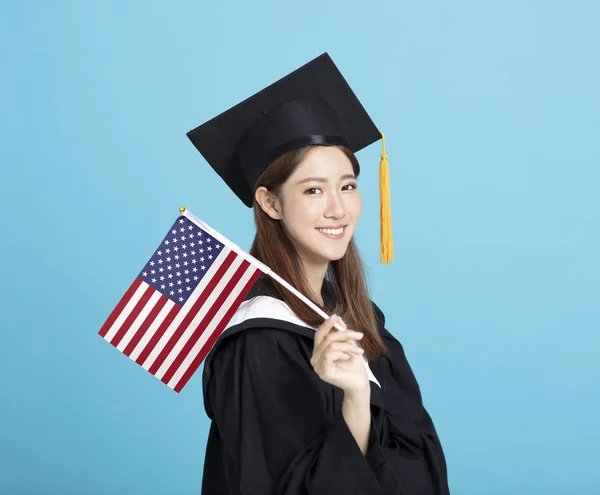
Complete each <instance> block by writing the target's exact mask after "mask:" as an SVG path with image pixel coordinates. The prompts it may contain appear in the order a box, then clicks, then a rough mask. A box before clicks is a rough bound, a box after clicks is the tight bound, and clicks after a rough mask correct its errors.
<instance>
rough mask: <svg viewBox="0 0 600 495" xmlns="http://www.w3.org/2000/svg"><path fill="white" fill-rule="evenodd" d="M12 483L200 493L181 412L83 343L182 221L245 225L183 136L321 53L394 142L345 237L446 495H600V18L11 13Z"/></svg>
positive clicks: (5, 147) (132, 7)
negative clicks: (387, 208) (413, 394)
mask: <svg viewBox="0 0 600 495" xmlns="http://www.w3.org/2000/svg"><path fill="white" fill-rule="evenodd" d="M2 5H3V6H2V10H1V12H0V46H1V47H2V48H1V52H0V57H1V59H0V67H1V69H0V70H1V78H0V95H1V96H0V98H1V107H0V112H1V116H2V117H1V124H0V126H1V127H0V140H1V146H0V163H1V167H2V169H1V170H2V175H1V179H0V180H1V183H2V194H1V195H0V201H1V202H2V203H1V206H2V217H1V220H0V221H1V225H0V226H1V232H2V234H1V235H2V241H1V243H0V258H1V260H2V275H1V276H0V277H1V278H0V284H1V289H2V303H1V304H2V311H1V313H0V329H1V332H2V338H1V343H0V366H1V371H2V372H1V373H0V380H1V390H2V396H1V399H0V400H1V404H0V424H1V426H0V493H2V494H9V495H21V494H27V495H29V494H60V495H68V494H78V495H79V494H84V493H85V494H88V495H93V494H144V495H146V494H167V493H168V494H198V493H199V492H200V486H201V480H202V468H203V462H204V449H205V443H206V438H207V433H208V428H209V422H208V419H207V417H206V415H205V412H204V409H203V403H202V388H201V380H200V371H199V372H197V373H196V375H195V376H194V377H193V378H192V380H191V381H190V382H189V383H188V385H187V386H186V388H184V390H183V391H182V393H181V394H179V395H178V394H176V393H174V392H172V391H171V390H170V389H169V388H167V387H166V386H165V385H163V384H161V383H160V382H159V381H158V380H157V379H156V378H154V377H152V376H151V375H150V374H149V373H147V372H146V371H145V370H144V369H142V368H141V367H139V366H137V365H136V364H134V363H133V362H132V361H130V360H129V359H128V358H126V357H125V356H123V355H122V354H120V353H119V352H118V351H116V350H115V349H114V348H112V347H111V346H110V345H109V344H108V343H106V342H105V341H104V340H102V338H101V337H99V336H98V335H97V332H98V330H99V328H100V326H101V325H102V323H103V322H104V320H105V319H106V317H107V316H108V314H109V313H110V311H111V310H112V308H113V307H114V305H115V304H116V303H117V301H118V300H119V298H120V297H121V296H122V294H123V292H124V290H125V289H126V288H127V287H128V286H129V284H130V283H131V281H132V280H133V277H134V276H135V275H136V274H137V273H138V271H139V270H140V269H141V267H142V266H143V264H144V263H145V262H146V261H147V259H148V257H149V256H150V254H151V253H152V251H153V249H155V247H156V245H157V243H158V242H160V239H162V236H163V235H164V233H165V232H166V229H168V227H169V226H170V225H171V222H172V221H173V220H174V218H175V217H176V216H177V214H178V207H179V206H180V205H185V206H187V207H188V208H189V209H190V210H191V211H192V212H194V213H195V214H196V215H198V216H200V217H201V218H203V219H204V220H205V221H207V222H208V223H209V224H210V225H212V226H213V227H215V228H216V229H218V230H220V231H221V232H223V233H224V234H225V235H228V236H229V237H230V238H231V239H232V240H234V241H235V242H237V243H238V244H240V245H241V246H243V247H245V248H248V247H249V245H250V242H251V239H252V235H253V228H254V227H253V224H252V216H251V211H250V210H248V209H246V208H245V207H244V206H243V205H242V204H241V203H240V202H238V201H237V200H236V199H234V197H233V195H232V193H230V192H229V190H227V189H226V187H225V186H224V185H223V184H222V183H221V182H220V180H219V179H218V177H217V176H216V174H214V172H213V171H212V170H211V169H210V167H208V165H207V164H206V162H204V160H203V159H202V157H201V156H200V155H199V154H198V153H197V152H196V150H195V149H194V147H193V146H192V145H191V143H190V142H189V141H188V139H187V138H186V136H185V133H186V132H187V131H188V130H190V129H191V128H193V127H195V126H197V125H199V124H200V123H202V122H203V121H205V120H207V119H209V118H211V117H213V116H214V115H216V114H217V113H220V112H221V111H223V110H225V109H227V108H229V107H230V106H231V105H233V104H235V103H237V102H239V101H240V100H242V99H244V98H246V97H248V96H250V95H251V94H253V93H254V92H256V91H258V90H260V89H262V88H263V87H264V86H266V85H267V84H270V83H271V82H273V81H275V80H276V79H278V78H279V77H282V76H283V75H285V74H287V73H288V72H289V71H291V70H293V69H295V68H296V67H298V66H300V65H302V64H303V63H305V62H307V61H309V60H311V59H312V58H313V57H316V56H317V55H319V54H320V53H322V52H324V51H328V52H329V53H330V54H331V56H332V57H333V59H334V60H335V62H336V63H337V64H338V66H339V67H340V69H341V70H342V72H343V73H344V75H345V76H346V77H347V79H348V81H349V82H350V84H351V85H352V86H353V88H354V89H355V91H356V93H357V95H358V96H359V98H361V100H362V102H363V103H364V105H365V107H366V108H367V109H368V111H369V112H370V113H371V115H372V117H373V119H374V121H375V122H376V123H377V125H378V126H379V127H380V128H381V129H382V130H383V131H384V132H385V134H386V138H387V144H388V152H389V159H390V164H391V183H392V189H393V191H392V195H393V198H392V205H393V220H394V239H395V244H396V252H395V261H394V263H393V264H392V265H389V266H386V265H383V264H381V263H379V261H378V255H379V251H378V250H379V244H378V242H379V238H378V235H379V230H378V229H379V225H378V220H377V219H378V189H377V188H378V182H377V180H378V176H377V164H378V160H379V153H380V147H379V145H378V144H376V145H373V146H371V147H369V148H368V149H366V150H364V151H362V152H360V153H359V159H360V161H361V163H362V166H363V174H362V176H361V179H360V182H359V184H360V188H361V189H362V193H363V195H364V210H363V216H362V223H361V225H360V227H359V230H358V233H357V238H358V242H359V246H360V247H361V249H362V252H363V253H364V258H365V260H366V263H367V265H368V269H369V277H370V282H371V288H372V295H373V298H374V300H375V301H376V302H377V303H378V304H379V305H380V306H381V307H382V309H383V310H384V312H385V313H386V316H387V321H388V327H389V329H390V330H391V331H392V332H393V333H394V335H396V336H397V337H398V338H399V339H400V340H401V342H402V343H403V344H404V346H405V348H406V352H407V356H408V358H409V361H410V363H411V364H412V366H413V369H414V371H415V374H416V375H417V378H418V380H419V383H420V385H421V388H422V393H423V397H424V401H425V405H426V407H427V408H428V410H429V412H430V414H431V415H432V417H433V418H434V421H435V424H436V427H437V429H438V432H439V434H440V437H441V439H442V442H443V446H444V449H445V452H446V456H447V462H448V469H449V476H450V485H451V489H452V493H453V494H455V495H456V494H459V495H460V494H499V495H500V494H507V493H510V494H528V495H534V494H544V495H554V494H570V495H575V494H577V495H583V494H598V493H600V454H599V453H598V445H599V443H600V433H599V427H598V418H599V417H600V393H599V392H600V386H599V383H600V365H599V364H598V357H597V354H598V351H599V349H600V338H599V336H598V334H599V330H600V323H599V322H600V309H599V301H600V263H599V261H598V253H599V252H600V234H599V225H600V199H599V193H598V189H599V185H600V172H599V168H598V165H599V161H600V139H599V138H600V132H599V131H600V96H599V92H598V88H600V69H599V64H598V47H599V46H600V34H599V31H598V18H599V16H600V3H598V2H596V1H593V0H589V1H584V0H573V1H567V0H564V1H562V2H558V1H542V0H538V1H532V0H531V1H525V0H519V1H517V0H510V1H504V2H489V1H488V2H484V1H475V0H472V1H467V0H455V1H452V2H448V1H444V0H438V1H425V2H406V1H404V2H396V1H380V2H367V1H363V2H358V1H348V0H346V1H336V2H331V1H325V2H323V1H315V0H310V1H306V2H303V3H301V4H299V3H297V2H294V3H292V2H256V1H253V2H241V1H238V2H232V1H227V2H208V1H196V2H191V1H185V2H184V1H175V2H170V3H168V2H158V1H143V2H142V1H130V2H117V1H113V2H77V1H75V0H73V1H70V2H66V1H60V2H59V1H53V2H50V1H47V2H42V1H39V2H30V1H19V2H16V1H15V2H3V4H2Z"/></svg>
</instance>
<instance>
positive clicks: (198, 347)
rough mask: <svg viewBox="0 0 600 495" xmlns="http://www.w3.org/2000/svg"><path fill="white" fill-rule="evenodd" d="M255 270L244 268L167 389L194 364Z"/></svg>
mask: <svg viewBox="0 0 600 495" xmlns="http://www.w3.org/2000/svg"><path fill="white" fill-rule="evenodd" d="M256 270H257V268H256V267H255V266H253V265H249V266H248V267H247V268H246V271H245V272H244V274H243V275H242V277H241V278H240V280H239V281H238V283H237V284H236V285H235V287H234V288H233V290H232V291H231V292H230V294H229V296H227V299H225V301H224V302H223V304H222V305H221V307H220V308H219V310H218V311H217V312H216V313H215V315H214V317H213V318H212V320H211V321H210V323H209V324H208V325H207V327H206V329H205V330H204V331H203V332H202V335H201V336H200V338H199V339H198V341H197V342H196V343H195V344H194V347H192V349H191V350H190V352H189V354H188V355H187V356H186V357H185V359H184V360H183V362H182V363H181V365H180V366H179V368H177V371H176V372H175V374H174V375H173V377H172V378H171V380H169V383H168V385H169V387H171V388H175V386H176V385H177V383H178V382H179V380H181V378H182V377H183V375H184V374H185V372H186V371H187V370H188V368H189V367H190V366H191V364H192V363H193V362H194V359H196V357H197V356H198V354H200V352H201V351H202V348H203V347H204V345H205V344H206V342H207V340H208V339H209V338H210V336H211V335H212V334H213V333H214V331H215V329H216V327H217V326H218V325H219V323H220V322H221V320H222V319H223V317H224V315H225V313H227V311H229V309H230V308H231V306H232V305H233V303H234V302H235V300H236V299H237V297H238V296H239V295H240V292H242V290H243V289H244V287H245V286H246V284H247V283H248V281H249V280H250V279H251V278H252V276H253V275H254V273H256Z"/></svg>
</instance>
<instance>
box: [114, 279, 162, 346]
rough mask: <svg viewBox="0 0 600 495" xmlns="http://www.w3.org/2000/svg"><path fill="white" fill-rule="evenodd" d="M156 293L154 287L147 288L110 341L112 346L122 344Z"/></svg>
mask: <svg viewBox="0 0 600 495" xmlns="http://www.w3.org/2000/svg"><path fill="white" fill-rule="evenodd" d="M155 292H156V290H155V289H154V287H151V286H150V285H148V286H147V287H146V290H145V291H144V293H143V294H142V297H140V300H139V301H138V302H137V303H136V304H135V306H134V308H133V309H132V310H131V312H130V313H129V314H128V315H127V318H125V321H124V322H123V324H122V325H121V326H120V327H119V330H118V331H117V333H116V334H115V336H114V337H113V338H112V339H111V340H110V343H111V344H112V345H114V346H115V347H117V346H118V345H119V342H121V339H122V338H123V336H124V335H125V334H126V333H127V331H128V330H129V328H130V327H131V325H132V324H133V322H134V321H135V319H136V318H137V317H138V316H139V314H140V313H141V312H142V310H143V309H144V308H145V307H146V304H148V301H149V300H150V298H151V297H152V294H154V293H155Z"/></svg>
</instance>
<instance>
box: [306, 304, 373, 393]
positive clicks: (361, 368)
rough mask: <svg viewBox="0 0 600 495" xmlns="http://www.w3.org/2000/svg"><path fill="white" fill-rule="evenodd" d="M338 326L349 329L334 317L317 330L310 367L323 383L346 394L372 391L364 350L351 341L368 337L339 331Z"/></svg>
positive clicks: (347, 331) (352, 332) (358, 333)
mask: <svg viewBox="0 0 600 495" xmlns="http://www.w3.org/2000/svg"><path fill="white" fill-rule="evenodd" d="M335 323H338V324H340V326H342V327H343V328H346V325H345V324H344V322H343V320H342V319H341V318H340V317H339V316H337V315H333V316H331V317H329V318H328V319H327V320H325V322H324V323H323V324H322V325H321V326H320V327H319V328H318V329H317V331H316V333H315V344H314V348H313V355H312V357H311V359H310V364H311V366H312V367H313V368H314V370H315V371H316V372H317V374H318V375H319V377H320V378H321V379H322V380H324V381H326V382H327V383H330V384H331V385H335V386H336V387H339V388H341V389H342V390H344V392H348V393H351V394H353V393H356V392H364V391H365V390H368V389H369V377H368V375H367V370H366V369H365V365H364V363H363V362H362V354H363V350H362V349H361V348H360V347H358V346H356V345H354V344H352V343H351V342H350V340H360V339H361V338H362V337H363V335H364V334H363V333H361V332H355V331H353V330H345V331H341V332H338V331H335V329H333V325H334V324H335ZM332 330H333V331H332Z"/></svg>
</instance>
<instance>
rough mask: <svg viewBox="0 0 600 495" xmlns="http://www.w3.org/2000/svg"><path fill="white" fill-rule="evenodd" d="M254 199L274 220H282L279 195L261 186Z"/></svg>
mask: <svg viewBox="0 0 600 495" xmlns="http://www.w3.org/2000/svg"><path fill="white" fill-rule="evenodd" d="M254 198H255V199H256V202H257V203H258V205H259V206H260V207H261V208H262V210H263V211H264V212H265V213H266V214H267V215H269V216H270V217H271V218H272V219H273V220H281V201H279V198H278V197H277V195H275V194H274V193H272V192H271V191H269V190H268V189H267V188H266V187H264V186H260V187H259V188H258V189H257V190H256V192H255V193H254Z"/></svg>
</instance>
